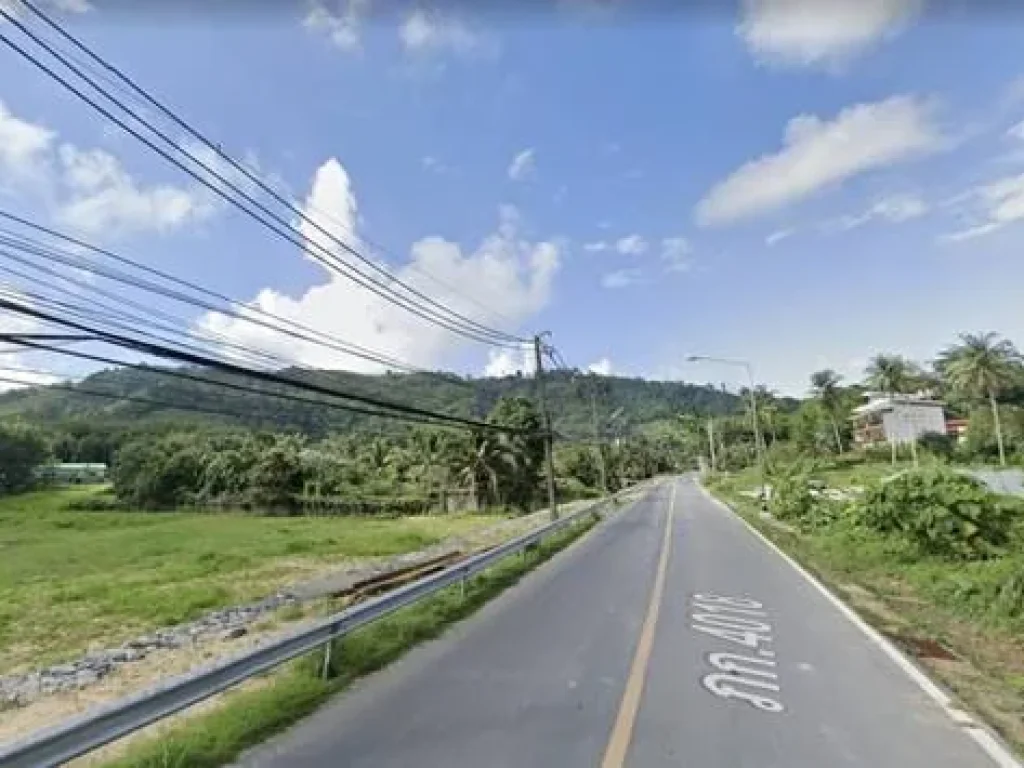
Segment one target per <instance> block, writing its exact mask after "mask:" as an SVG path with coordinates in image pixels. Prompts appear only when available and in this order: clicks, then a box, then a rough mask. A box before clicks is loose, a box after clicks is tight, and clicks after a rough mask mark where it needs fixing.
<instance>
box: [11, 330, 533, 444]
mask: <svg viewBox="0 0 1024 768" xmlns="http://www.w3.org/2000/svg"><path fill="white" fill-rule="evenodd" d="M3 338H4V334H2V333H0V339H3ZM11 343H15V344H23V345H24V346H26V347H32V348H35V349H37V350H45V351H51V352H59V353H60V354H62V355H66V356H70V357H75V358H78V359H80V360H90V361H92V362H99V363H106V364H108V365H117V366H121V367H124V368H131V369H133V370H137V371H142V372H143V373H148V374H152V375H154V376H164V377H167V378H174V379H182V380H185V381H191V382H193V383H196V384H203V385H207V386H212V387H215V388H217V387H219V388H221V389H227V390H230V391H233V392H242V393H244V394H250V395H257V396H259V397H272V398H277V399H279V400H287V401H289V402H295V403H300V404H302V405H309V406H316V407H318V408H330V409H332V410H340V411H344V412H346V413H356V414H360V415H363V416H375V417H379V418H399V419H401V420H403V421H409V422H412V423H416V424H427V425H432V426H452V425H451V424H447V423H445V422H443V421H438V420H436V419H435V418H433V417H428V416H418V415H415V414H404V415H396V414H394V413H391V412H389V411H384V410H371V409H369V408H362V407H359V406H354V405H349V404H347V403H339V402H336V401H333V400H315V399H312V398H307V397H300V396H299V395H295V394H292V393H289V392H278V391H274V390H270V389H260V388H258V387H253V386H246V385H244V384H239V383H237V382H232V381H224V380H220V379H210V378H205V377H203V376H200V375H198V374H195V373H191V372H189V371H185V370H182V369H177V368H157V367H153V366H149V365H145V364H143V363H133V362H129V361H125V360H118V359H116V358H111V357H107V356H105V355H97V354H94V353H91V352H81V351H79V350H68V349H64V350H61V349H58V348H56V347H53V346H52V345H49V344H39V343H35V342H23V341H18V340H15V339H12V340H11ZM290 383H292V384H294V382H290ZM37 386H49V385H46V384H40V385H37ZM334 396H335V397H337V396H338V395H334ZM346 397H347V395H346ZM169 405H170V407H179V406H177V405H174V404H169ZM437 418H439V419H440V418H448V417H447V416H445V415H444V414H438V415H437ZM481 426H487V427H489V428H491V429H496V430H498V431H516V430H513V429H511V428H507V427H506V428H502V427H496V426H495V425H481Z"/></svg>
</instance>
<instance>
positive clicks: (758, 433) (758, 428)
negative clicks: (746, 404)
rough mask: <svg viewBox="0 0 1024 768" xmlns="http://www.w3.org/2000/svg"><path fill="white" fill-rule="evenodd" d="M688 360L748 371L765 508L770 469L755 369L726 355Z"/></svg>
mask: <svg viewBox="0 0 1024 768" xmlns="http://www.w3.org/2000/svg"><path fill="white" fill-rule="evenodd" d="M686 360H687V362H690V363H699V362H707V363H722V364H723V365H740V366H743V369H744V370H745V371H746V372H747V380H748V381H749V382H750V390H749V392H750V415H751V418H752V421H753V426H754V451H755V453H756V454H757V464H758V471H759V474H760V475H761V508H762V509H765V508H766V507H767V505H768V471H767V460H766V457H765V448H764V440H762V439H761V423H760V420H759V419H758V417H757V398H756V397H755V396H754V369H753V368H752V367H751V365H750V363H748V362H747V361H746V360H732V359H730V358H725V357H709V356H707V355H690V356H689V357H687V358H686ZM723 389H724V385H723Z"/></svg>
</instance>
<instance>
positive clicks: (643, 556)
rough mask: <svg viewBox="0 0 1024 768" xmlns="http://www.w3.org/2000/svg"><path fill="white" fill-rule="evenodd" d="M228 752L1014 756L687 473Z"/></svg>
mask: <svg viewBox="0 0 1024 768" xmlns="http://www.w3.org/2000/svg"><path fill="white" fill-rule="evenodd" d="M670 507H671V508H672V510H673V511H672V513H671V515H670V514H669V509H670ZM669 524H670V527H666V526H667V525H669ZM666 552H667V553H668V557H667V558H666V557H664V556H663V555H664V553H666ZM659 585H660V586H659ZM659 596H660V600H658V599H655V598H657V597H659ZM242 764H243V765H245V766H250V767H251V768H256V767H257V766H258V767H260V768H264V767H265V766H274V767H275V768H276V767H277V766H299V767H307V766H308V767H312V766H317V767H320V766H340V765H344V766H351V767H352V768H364V767H368V766H386V767H389V766H396V767H397V766H422V767H424V768H430V767H432V766H438V767H439V768H440V767H441V766H445V767H452V768H459V767H461V766H467V767H475V766H486V767H487V768H490V767H491V766H494V767H496V768H501V767H502V766H557V767H559V768H561V767H562V766H565V767H567V768H574V767H575V766H580V767H581V768H583V767H587V766H602V768H620V766H622V765H625V766H630V768H634V767H635V768H660V766H691V767H693V768H746V767H748V766H749V767H751V768H754V767H755V766H756V768H773V767H777V768H783V767H785V768H832V767H833V766H836V767H838V768H845V767H847V766H870V768H889V767H890V766H891V767H892V768H925V766H927V767H928V768H988V767H991V766H996V765H1000V766H1002V768H1007V767H1008V766H1016V765H1017V764H1016V763H1015V762H1013V761H1012V760H1010V761H1009V762H1003V763H997V762H995V761H994V760H993V759H992V758H990V757H989V756H988V755H987V754H986V753H985V752H984V751H983V750H982V748H981V747H980V746H979V745H978V744H977V742H976V741H975V740H973V739H972V738H970V737H969V736H968V735H967V733H966V731H965V730H964V728H963V727H962V726H961V725H957V724H955V723H954V721H953V720H952V719H951V718H950V717H949V715H948V714H947V712H945V711H944V710H943V709H942V707H941V706H940V705H939V704H938V703H937V702H936V701H934V700H933V699H932V698H931V697H929V696H928V695H926V694H925V692H924V691H923V690H922V688H921V687H920V686H919V685H918V684H917V683H915V682H914V681H913V680H912V679H911V678H910V677H909V676H908V675H907V674H906V672H905V671H904V670H903V669H901V668H900V667H899V666H898V665H897V663H896V662H894V661H893V659H892V658H890V656H888V655H887V654H886V652H885V651H884V650H883V648H882V647H880V646H879V645H878V644H876V643H873V642H872V641H871V640H870V639H869V637H868V636H867V635H866V634H865V633H864V632H862V631H861V630H860V629H859V628H858V627H857V626H856V625H855V624H854V623H852V622H851V621H850V620H849V619H848V618H847V617H846V616H844V615H843V613H842V612H841V610H840V609H839V608H838V607H837V606H836V605H834V604H833V603H832V602H831V601H830V600H829V598H828V597H826V596H825V595H824V594H822V592H820V591H819V590H818V589H817V588H816V587H815V586H814V585H813V584H812V583H811V582H810V581H808V580H807V579H805V578H804V577H803V576H801V574H800V573H799V572H798V571H797V570H795V569H794V568H793V567H792V566H791V565H790V564H789V563H787V562H786V560H785V559H783V557H782V556H780V555H779V554H778V553H776V552H775V551H773V550H772V549H771V548H770V547H769V546H768V545H767V544H765V543H764V542H763V541H761V540H760V539H759V538H757V537H756V536H755V535H754V534H753V533H751V532H750V531H749V530H748V529H747V528H746V527H745V525H744V524H743V523H742V522H741V521H740V520H739V519H738V518H736V517H734V516H733V515H732V514H731V513H729V512H728V511H726V510H723V509H721V508H720V507H718V506H716V505H715V504H714V503H713V502H711V501H710V500H709V499H707V498H706V497H705V496H704V495H703V494H702V492H701V491H700V490H699V489H698V488H697V486H696V485H695V484H694V483H693V482H692V481H690V480H678V481H674V482H670V483H665V484H664V485H663V486H661V487H660V488H658V489H656V490H654V491H653V492H651V493H650V494H649V496H648V497H647V498H646V499H645V500H643V501H641V502H639V503H637V504H635V505H633V506H632V507H631V508H628V509H626V510H624V511H623V512H621V513H619V514H618V515H616V516H614V517H612V518H611V519H610V520H608V521H607V522H605V523H604V524H602V525H601V526H600V527H599V528H598V529H597V530H595V531H594V532H593V533H591V534H590V535H589V536H587V537H586V538H585V539H583V540H582V541H581V542H578V543H577V544H576V545H574V546H573V547H572V548H570V550H568V551H567V552H565V553H563V554H562V555H560V556H559V557H558V558H556V559H555V560H554V561H553V562H551V563H548V564H547V565H545V566H544V567H542V568H541V569H539V570H538V571H535V572H534V573H533V574H531V575H529V576H528V577H527V578H526V579H525V580H524V581H523V582H522V583H521V584H520V585H518V586H517V587H515V588H513V589H512V590H510V591H509V592H507V593H506V594H505V595H503V596H502V597H500V598H499V599H497V600H495V601H494V602H492V603H491V604H490V605H488V606H486V607H485V608H484V609H483V610H482V611H481V612H480V613H479V614H477V616H475V617H473V618H472V619H470V620H468V621H467V622H465V623H464V624H462V625H461V626H459V627H457V628H456V629H455V630H454V631H452V632H450V633H449V634H448V635H447V636H446V637H444V638H442V639H441V640H439V641H437V642H434V643H431V644H428V645H427V646H424V647H422V648H420V649H417V650H415V651H413V652H412V653H411V654H409V655H408V656H407V657H406V658H405V659H404V660H402V661H400V662H398V663H397V664H395V665H393V666H392V667H391V668H389V669H388V670H385V671H384V672H382V673H380V674H378V675H375V676H373V677H370V678H368V679H367V680H365V681H364V682H363V683H362V684H360V685H359V686H358V687H357V688H356V689H354V690H353V691H352V692H350V693H349V694H347V695H345V696H343V697H341V698H340V699H339V700H338V701H336V702H335V703H333V704H332V705H330V706H328V707H325V708H324V709H322V710H321V711H320V712H318V713H317V714H316V715H314V716H313V717H311V718H309V719H308V720H306V721H305V722H303V723H301V724H300V725H299V726H297V727H296V728H294V729H292V730H291V731H289V732H288V733H286V734H284V735H283V736H281V737H280V738H278V739H275V740H273V741H272V742H270V743H269V744H267V745H265V746H263V747H260V748H258V749H256V750H254V751H252V752H251V753H249V754H247V755H245V756H244V758H243V760H242Z"/></svg>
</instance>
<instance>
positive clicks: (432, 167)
mask: <svg viewBox="0 0 1024 768" xmlns="http://www.w3.org/2000/svg"><path fill="white" fill-rule="evenodd" d="M420 165H421V166H423V170H425V171H431V172H432V173H437V174H440V175H442V176H443V175H445V174H447V173H451V172H452V168H451V167H450V166H449V165H448V164H447V163H445V162H444V161H443V160H439V159H438V158H436V157H434V156H433V155H425V156H424V157H423V158H421V159H420Z"/></svg>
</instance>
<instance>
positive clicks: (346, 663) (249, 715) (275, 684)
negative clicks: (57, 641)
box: [103, 522, 593, 768]
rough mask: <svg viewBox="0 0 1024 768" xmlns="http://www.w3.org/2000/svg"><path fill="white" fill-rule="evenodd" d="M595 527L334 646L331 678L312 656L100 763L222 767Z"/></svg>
mask: <svg viewBox="0 0 1024 768" xmlns="http://www.w3.org/2000/svg"><path fill="white" fill-rule="evenodd" d="M592 525H593V522H583V523H579V524H576V525H573V526H572V527H571V528H569V529H567V530H565V531H562V532H561V533H558V534H555V535H554V536H552V537H551V538H550V539H548V540H546V541H544V542H542V543H541V544H540V545H539V547H538V548H537V549H536V550H535V551H534V552H532V553H530V554H528V555H527V556H526V557H509V558H506V559H505V560H503V561H502V562H500V563H498V564H497V565H496V566H494V567H493V568H490V569H488V570H487V571H484V572H483V573H482V574H480V575H479V576H476V577H474V578H473V579H471V580H470V581H469V583H468V585H467V587H466V590H465V594H463V593H462V592H461V589H460V588H459V587H450V588H448V589H446V590H443V591H441V592H439V593H438V594H436V595H434V596H432V597H429V598H427V599H425V600H422V601H420V602H418V603H416V604H414V605H411V606H409V607H407V608H403V609H401V610H399V611H397V612H396V613H394V614H392V615H390V616H388V617H386V618H384V619H381V620H380V621H377V622H375V623H373V624H371V625H369V626H367V627H364V628H362V629H359V630H357V631H356V632H353V633H352V634H351V635H349V636H347V637H345V638H343V639H341V640H338V641H336V642H335V643H334V646H333V648H332V651H331V663H330V665H329V667H328V673H327V676H326V677H324V676H323V674H322V672H323V666H324V665H323V654H313V655H312V656H307V657H305V658H303V659H300V660H298V661H296V662H294V663H292V664H291V665H289V666H288V667H287V668H286V669H284V670H283V671H282V672H280V673H278V674H275V675H274V676H273V677H272V678H271V679H270V681H269V682H268V683H267V684H266V685H260V686H258V687H256V688H254V689H253V690H242V691H236V692H234V693H229V694H227V695H226V696H225V700H224V701H223V703H222V706H219V707H218V708H217V709H216V710H215V711H213V712H211V713H207V714H200V715H195V716H191V717H190V716H186V717H185V718H184V719H183V720H182V721H180V722H178V723H174V724H171V725H169V726H165V727H160V731H159V733H158V735H156V736H154V737H151V738H148V739H147V738H145V737H144V736H143V738H142V739H141V740H139V741H136V742H135V743H133V744H130V745H128V746H127V748H126V749H125V750H124V751H123V753H122V754H120V755H119V756H117V757H114V758H112V759H111V760H110V761H109V762H105V763H103V765H104V768H168V766H175V768H214V767H215V766H220V765H225V764H227V763H229V762H230V761H231V760H232V759H234V758H235V757H237V756H238V755H239V754H240V753H241V752H242V751H243V750H244V749H246V748H248V747H251V746H254V745H256V744H259V743H260V742H262V741H265V740H266V739H268V738H269V737H271V736H273V735H274V734H275V733H279V732H280V731H282V730H284V729H285V728H286V727H288V726H289V725H291V724H292V723H295V722H297V721H298V720H300V719H302V718H303V717H304V716H306V715H307V714H309V713H310V712H312V711H313V710H314V709H316V708H317V707H318V706H320V705H321V704H322V703H323V702H324V701H326V700H327V699H328V698H329V697H330V696H333V695H335V694H336V693H338V692H340V691H342V690H344V689H345V688H347V687H348V686H349V685H351V684H352V682H354V681H355V680H357V679H358V678H360V677H362V676H364V675H367V674H369V673H371V672H374V671H376V670H378V669H381V668H382V667H384V666H386V665H387V664H389V663H390V662H392V661H394V660H395V659H397V658H399V657H401V656H402V655H404V654H405V653H406V651H408V650H409V649H410V648H412V647H414V646H416V645H418V644H419V643H422V642H424V641H426V640H430V639H432V638H435V637H437V636H439V635H441V634H442V633H443V632H444V631H445V630H446V629H447V628H448V627H449V626H450V625H452V624H453V623H455V622H458V621H460V620H462V619H464V618H466V617H468V616H470V615H472V614H473V613H474V612H476V611H477V610H478V609H479V608H480V607H481V606H483V605H484V603H486V602H487V601H488V600H490V599H492V598H493V597H495V596H497V595H498V594H500V593H501V592H502V591H504V590H505V589H507V588H508V587H511V586H512V585H514V584H515V583H516V582H517V581H519V579H521V578H522V577H523V576H524V575H525V574H526V573H527V572H529V571H530V570H532V569H533V568H535V567H536V566H538V565H540V564H541V563H543V562H544V561H545V560H547V559H549V558H550V557H552V556H553V555H554V554H555V553H557V552H558V551H559V550H561V549H563V548H565V547H566V546H568V545H569V544H570V543H572V541H574V540H575V539H576V538H578V537H579V536H581V535H582V534H584V533H585V532H586V531H587V530H589V528H590V527H591V526H592Z"/></svg>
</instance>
